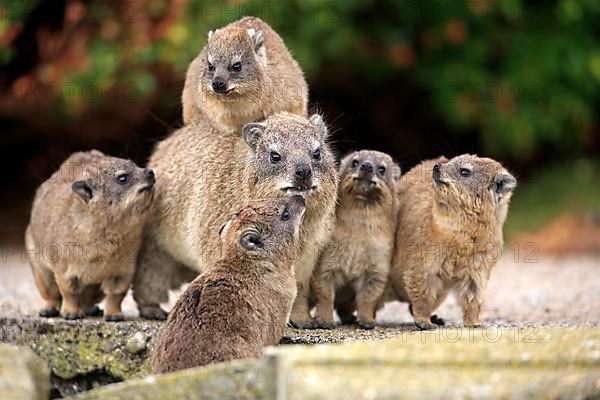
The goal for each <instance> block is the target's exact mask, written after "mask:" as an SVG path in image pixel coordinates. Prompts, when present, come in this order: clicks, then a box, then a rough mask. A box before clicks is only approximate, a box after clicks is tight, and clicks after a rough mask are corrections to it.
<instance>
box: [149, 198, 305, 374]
mask: <svg viewBox="0 0 600 400" xmlns="http://www.w3.org/2000/svg"><path fill="white" fill-rule="evenodd" d="M304 210H305V208H304V200H303V199H302V198H301V197H299V196H296V197H291V198H286V199H268V200H255V201H252V202H250V203H249V204H248V205H247V206H246V207H244V208H242V209H241V211H239V212H238V213H237V214H236V215H235V216H234V217H233V219H232V220H230V221H229V222H227V223H226V224H225V225H224V226H223V227H222V228H221V234H220V235H221V240H222V242H223V256H222V257H221V258H220V259H219V260H218V261H216V262H215V263H214V264H211V265H210V266H209V267H207V269H206V271H205V272H204V273H203V274H202V275H200V276H199V277H197V278H196V279H195V280H194V281H193V282H192V283H191V284H190V285H189V286H188V288H187V290H186V291H185V292H184V293H183V294H182V295H181V296H180V297H179V299H178V300H177V303H176V304H175V307H174V308H173V310H172V311H171V313H170V315H169V319H168V321H167V323H166V324H165V326H164V327H163V329H162V331H161V333H160V336H159V338H158V340H157V342H156V345H155V347H154V352H153V354H152V357H151V361H150V368H151V372H152V373H165V372H171V371H176V370H180V369H185V368H192V367H197V366H200V365H205V364H209V363H218V362H224V361H229V360H234V359H240V358H250V357H259V356H260V354H261V351H262V348H263V347H264V346H269V345H275V344H277V343H278V342H279V340H280V338H281V336H282V335H283V330H284V328H285V326H286V324H287V321H288V317H289V313H290V309H291V307H292V301H293V299H294V297H295V295H296V283H295V280H294V272H293V269H292V267H291V266H292V264H293V262H294V260H295V259H296V257H297V253H298V250H299V235H300V224H301V222H302V218H303V215H304Z"/></svg>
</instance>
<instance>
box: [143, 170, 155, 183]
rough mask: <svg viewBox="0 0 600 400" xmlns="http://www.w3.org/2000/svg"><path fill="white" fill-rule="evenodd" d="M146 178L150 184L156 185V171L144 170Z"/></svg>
mask: <svg viewBox="0 0 600 400" xmlns="http://www.w3.org/2000/svg"><path fill="white" fill-rule="evenodd" d="M144 176H145V177H146V179H147V180H148V182H150V183H151V184H154V183H155V182H156V177H155V176H154V171H152V170H151V169H150V168H146V169H145V170H144Z"/></svg>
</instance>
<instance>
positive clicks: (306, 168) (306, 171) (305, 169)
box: [296, 164, 312, 181]
mask: <svg viewBox="0 0 600 400" xmlns="http://www.w3.org/2000/svg"><path fill="white" fill-rule="evenodd" d="M311 177H312V170H311V169H310V165H308V164H298V165H296V179H299V180H301V181H306V180H308V179H310V178H311Z"/></svg>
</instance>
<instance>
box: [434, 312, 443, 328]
mask: <svg viewBox="0 0 600 400" xmlns="http://www.w3.org/2000/svg"><path fill="white" fill-rule="evenodd" d="M431 322H432V323H434V324H435V325H439V326H444V325H446V321H444V319H443V318H440V317H438V316H437V314H433V315H432V316H431Z"/></svg>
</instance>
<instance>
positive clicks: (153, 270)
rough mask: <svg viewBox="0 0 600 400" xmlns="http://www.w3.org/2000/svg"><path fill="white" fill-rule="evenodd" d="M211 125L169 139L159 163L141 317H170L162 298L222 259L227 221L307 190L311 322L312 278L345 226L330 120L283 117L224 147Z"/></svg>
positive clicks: (303, 256)
mask: <svg viewBox="0 0 600 400" xmlns="http://www.w3.org/2000/svg"><path fill="white" fill-rule="evenodd" d="M200 128H202V129H200ZM211 129H213V128H211V127H210V126H208V125H198V124H197V123H193V124H190V125H188V126H186V127H184V128H183V129H181V130H179V131H177V132H175V133H174V134H173V135H172V136H171V137H169V138H168V139H166V140H164V141H163V142H161V143H160V144H159V145H158V147H157V148H156V150H155V152H154V154H153V155H152V158H151V160H150V163H149V165H150V166H151V167H152V168H154V169H155V170H156V171H157V173H159V172H160V177H161V179H159V181H158V182H157V187H156V199H155V201H154V204H153V206H152V213H151V216H150V218H149V220H148V223H147V224H146V229H145V231H146V232H145V239H144V242H143V244H142V249H141V251H140V256H139V262H138V268H137V271H136V278H135V282H134V298H135V299H136V301H137V302H138V306H139V309H140V314H141V315H142V316H143V317H146V318H164V317H166V314H165V313H164V311H162V310H161V309H160V308H159V304H160V303H163V302H165V301H167V300H168V290H169V288H170V287H177V286H179V285H180V284H181V283H182V282H183V281H184V279H187V280H189V279H193V277H194V276H195V274H197V273H199V272H202V271H204V269H205V267H206V266H207V265H209V264H212V263H213V262H215V261H216V260H217V259H218V258H219V256H220V240H219V235H218V232H219V227H220V226H221V225H222V224H223V223H224V222H225V220H226V219H227V217H228V216H229V215H231V213H233V212H235V210H238V209H240V208H241V207H242V206H243V205H244V204H246V203H247V202H248V201H249V200H251V199H253V198H277V197H290V196H293V195H302V196H303V197H304V198H305V200H306V216H305V218H304V222H303V223H302V228H301V232H302V235H301V252H300V257H299V261H298V262H297V263H296V265H295V273H296V279H297V281H298V292H299V295H298V300H297V301H296V302H295V303H294V304H295V305H294V313H293V315H292V320H293V321H295V322H297V324H298V325H303V324H305V323H310V316H309V314H308V300H307V298H308V295H309V293H308V292H309V286H310V285H309V282H310V276H311V274H312V270H313V268H314V265H315V264H316V260H317V259H318V257H319V255H320V252H321V250H322V248H323V247H324V246H325V244H326V243H327V241H328V240H329V235H330V234H331V231H332V230H333V226H334V224H335V202H336V187H337V173H336V170H335V159H334V156H333V154H332V153H331V151H330V150H329V146H328V144H327V127H326V125H325V123H324V122H323V120H322V118H321V117H320V116H319V115H313V116H312V117H310V119H306V118H304V117H300V116H298V115H294V114H289V113H280V114H276V115H273V116H270V117H268V118H267V119H266V120H265V121H264V122H261V123H250V124H247V125H246V126H245V127H244V129H243V135H240V136H243V139H242V140H241V143H239V142H238V140H237V139H236V138H234V137H233V136H231V135H229V136H228V137H223V140H222V141H221V143H217V142H216V141H214V140H213V137H212V135H213V133H214V130H211ZM188 130H190V131H188ZM244 139H245V140H244ZM242 146H243V150H242Z"/></svg>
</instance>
